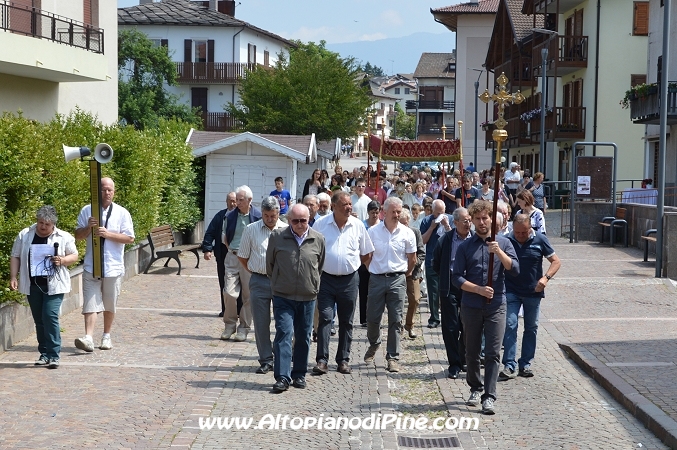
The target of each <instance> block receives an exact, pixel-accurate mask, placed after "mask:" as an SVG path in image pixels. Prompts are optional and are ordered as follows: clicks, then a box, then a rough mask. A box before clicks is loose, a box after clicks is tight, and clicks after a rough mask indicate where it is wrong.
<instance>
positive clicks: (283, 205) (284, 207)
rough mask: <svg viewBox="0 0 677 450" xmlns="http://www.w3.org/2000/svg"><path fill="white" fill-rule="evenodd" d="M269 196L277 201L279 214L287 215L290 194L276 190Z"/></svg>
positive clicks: (283, 190) (284, 190) (286, 191)
mask: <svg viewBox="0 0 677 450" xmlns="http://www.w3.org/2000/svg"><path fill="white" fill-rule="evenodd" d="M270 195H271V196H272V197H275V198H276V199H277V202H278V203H279V204H280V214H287V211H288V210H289V204H290V203H291V194H290V193H289V191H288V190H286V189H282V190H281V191H278V190H277V189H275V190H273V191H272V192H271V193H270Z"/></svg>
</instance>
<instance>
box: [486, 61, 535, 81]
mask: <svg viewBox="0 0 677 450" xmlns="http://www.w3.org/2000/svg"><path fill="white" fill-rule="evenodd" d="M501 72H505V73H506V76H507V77H508V78H509V79H510V84H511V85H512V86H525V85H528V84H530V83H531V81H532V79H533V73H534V70H533V66H532V62H531V57H526V56H518V57H513V58H511V59H509V60H508V61H506V62H504V63H503V64H501V65H500V66H497V67H496V69H495V73H499V74H500V73H501Z"/></svg>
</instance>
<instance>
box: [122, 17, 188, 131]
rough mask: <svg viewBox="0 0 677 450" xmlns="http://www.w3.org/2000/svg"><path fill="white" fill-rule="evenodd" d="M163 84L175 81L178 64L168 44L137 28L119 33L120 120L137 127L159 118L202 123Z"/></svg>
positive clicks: (172, 83) (147, 125)
mask: <svg viewBox="0 0 677 450" xmlns="http://www.w3.org/2000/svg"><path fill="white" fill-rule="evenodd" d="M164 83H167V84H168V85H170V86H172V85H174V84H176V67H175V65H174V63H173V62H172V60H171V59H170V57H169V54H168V53H167V48H166V47H158V46H155V45H154V44H153V42H152V41H151V40H150V39H148V37H147V36H146V35H145V34H143V33H141V32H140V31H137V30H123V31H120V32H119V34H118V111H119V113H118V114H119V116H120V119H121V120H124V121H126V122H127V123H129V124H132V125H134V127H135V128H137V129H144V128H149V127H156V126H158V123H159V119H160V118H161V117H162V118H166V119H172V118H174V119H178V120H182V121H184V122H189V123H191V124H193V125H194V126H200V124H201V121H200V119H199V117H198V116H197V114H196V111H192V110H191V108H190V107H188V106H187V105H184V104H182V103H179V97H178V96H176V95H174V94H171V93H169V92H167V91H166V90H165V87H164Z"/></svg>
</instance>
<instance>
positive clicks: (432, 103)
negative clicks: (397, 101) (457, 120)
mask: <svg viewBox="0 0 677 450" xmlns="http://www.w3.org/2000/svg"><path fill="white" fill-rule="evenodd" d="M416 103H417V102H416V100H407V101H406V103H405V107H406V109H408V110H415V109H416ZM418 109H419V110H421V109H446V110H448V111H453V110H454V102H452V101H444V100H419V101H418Z"/></svg>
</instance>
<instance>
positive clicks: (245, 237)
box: [237, 196, 289, 374]
mask: <svg viewBox="0 0 677 450" xmlns="http://www.w3.org/2000/svg"><path fill="white" fill-rule="evenodd" d="M261 214H262V218H261V220H259V221H258V222H254V223H252V224H249V225H248V226H247V228H245V230H244V232H243V233H242V240H241V241H240V248H239V249H238V251H237V259H239V260H240V263H242V265H243V266H244V268H245V269H246V270H247V272H249V273H250V274H251V277H250V278H249V304H250V305H251V310H252V320H253V322H254V336H255V338H256V350H257V351H258V352H259V364H261V367H259V368H258V369H257V370H256V373H260V374H266V373H268V372H270V371H271V370H273V345H272V343H271V341H270V304H271V302H272V300H273V292H272V290H271V287H270V279H269V278H268V276H267V275H266V250H268V238H270V234H271V233H272V232H273V231H274V230H277V229H280V228H286V227H288V226H289V225H287V224H286V223H284V222H282V221H281V220H280V204H279V203H278V201H277V199H276V198H275V197H272V196H271V197H266V198H265V199H263V202H261Z"/></svg>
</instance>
